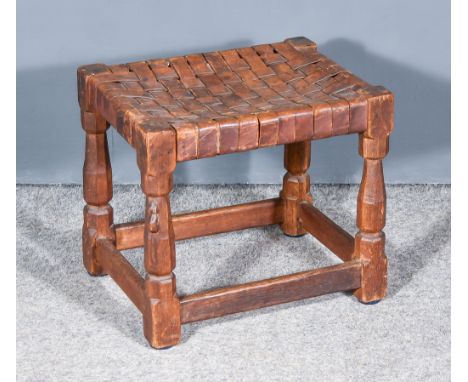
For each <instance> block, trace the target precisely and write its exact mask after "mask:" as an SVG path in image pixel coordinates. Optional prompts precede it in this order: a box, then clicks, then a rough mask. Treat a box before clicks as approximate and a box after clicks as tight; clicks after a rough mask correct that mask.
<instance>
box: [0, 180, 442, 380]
mask: <svg viewBox="0 0 468 382" xmlns="http://www.w3.org/2000/svg"><path fill="white" fill-rule="evenodd" d="M312 189H313V194H314V197H315V204H316V206H318V207H319V208H321V209H322V210H323V211H324V212H325V213H327V214H328V215H329V216H330V217H332V218H333V219H335V221H336V222H338V223H339V224H341V225H342V226H343V227H345V228H346V229H347V230H349V232H351V233H354V232H355V227H354V216H355V207H356V195H357V187H355V186H325V185H316V186H313V188H312ZM278 191H279V187H278V186H213V187H209V186H179V187H177V188H176V190H175V192H174V193H173V195H172V206H173V211H174V212H181V211H188V210H197V209H202V208H208V207H215V206H220V205H226V204H234V203H240V202H243V201H249V200H257V199H262V198H267V197H274V196H276V195H277V194H278ZM387 191H388V192H387V193H388V218H387V227H386V229H385V231H386V235H387V255H388V259H389V296H388V298H387V299H385V300H383V301H381V302H380V303H379V304H377V305H372V306H366V305H362V304H360V303H359V302H357V300H356V299H355V298H354V297H353V296H351V295H349V294H346V293H335V294H332V295H327V296H322V297H318V298H314V299H309V300H304V301H301V302H296V303H290V304H285V305H280V306H276V307H271V308H266V309H262V310H257V311H253V312H249V313H244V314H237V315H232V316H227V317H223V318H219V319H214V320H209V321H204V322H200V323H194V324H189V325H184V327H183V337H182V341H181V344H180V345H178V346H176V347H173V348H171V349H169V350H164V351H157V350H153V349H151V348H149V347H148V345H147V343H146V341H145V339H144V337H143V334H142V320H141V316H140V314H139V312H138V311H137V309H136V308H135V307H134V306H133V305H132V303H131V302H130V301H129V300H128V299H127V297H126V296H125V295H124V294H123V292H121V291H120V290H119V288H118V287H117V286H116V285H115V284H114V283H113V281H112V280H111V279H110V278H109V277H98V278H93V277H90V276H89V275H88V274H87V273H86V272H85V271H84V269H83V266H82V264H81V248H80V245H81V242H80V240H81V239H80V235H81V222H82V206H83V201H82V197H81V188H80V187H77V186H18V187H17V270H16V275H17V350H16V351H17V374H18V380H19V381H347V382H348V381H372V382H375V381H448V380H449V379H450V374H449V373H450V188H449V187H447V186H389V187H388V189H387ZM143 202H144V199H143V197H142V194H141V192H140V190H139V188H138V187H135V186H117V187H116V188H115V192H114V199H113V202H112V204H113V206H114V210H115V221H116V222H123V221H130V220H137V219H140V218H141V217H142V206H143ZM125 254H126V256H128V259H129V260H130V261H131V262H132V263H133V264H134V265H135V267H136V268H137V269H138V270H139V271H140V272H143V267H142V254H141V250H132V251H126V252H125ZM177 254H178V257H177V261H178V262H177V268H176V274H177V281H178V285H177V287H178V291H179V292H180V293H181V294H187V293H194V292H197V291H201V290H205V289H210V288H215V287H219V286H224V285H229V284H235V283H243V282H247V281H252V280H259V279H263V278H267V277H273V276H278V275H283V274H288V273H291V272H296V271H301V270H307V269H311V268H316V267H322V266H326V265H330V264H334V263H336V262H337V260H336V258H334V256H333V255H331V254H330V253H328V251H327V250H325V248H324V247H322V245H321V244H320V243H318V242H317V241H316V240H315V239H313V238H312V237H310V236H304V237H302V238H295V239H294V238H288V237H286V236H284V235H283V234H282V233H281V231H280V230H279V228H278V227H266V228H259V229H251V230H246V231H239V232H235V233H229V234H221V235H217V236H213V237H208V238H199V239H194V240H187V241H183V242H178V243H177ZM5 255H9V254H5ZM5 271H6V270H5Z"/></svg>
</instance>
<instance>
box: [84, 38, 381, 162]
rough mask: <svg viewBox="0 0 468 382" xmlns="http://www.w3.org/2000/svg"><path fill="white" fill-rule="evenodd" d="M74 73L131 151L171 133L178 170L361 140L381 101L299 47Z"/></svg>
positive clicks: (294, 42)
mask: <svg viewBox="0 0 468 382" xmlns="http://www.w3.org/2000/svg"><path fill="white" fill-rule="evenodd" d="M80 70H86V71H87V72H89V71H92V75H91V76H79V78H87V80H86V84H79V87H80V89H81V92H84V91H85V88H87V91H88V92H89V94H91V97H90V98H91V99H90V102H92V103H93V105H92V107H93V108H94V107H95V108H96V109H97V110H99V111H100V112H101V114H102V115H103V116H104V117H105V118H106V119H107V120H108V121H109V122H110V123H111V124H112V125H113V126H114V127H115V128H116V129H117V130H118V131H119V133H120V134H121V135H122V136H123V137H124V138H125V139H126V140H127V141H128V142H129V143H130V144H134V142H133V136H134V134H135V129H136V128H137V127H136V126H139V125H144V127H142V128H143V129H148V128H149V127H148V126H150V128H153V129H161V128H167V127H172V128H174V129H175V130H176V136H177V160H178V161H185V160H191V159H197V158H203V157H209V156H214V155H218V154H225V153H231V152H238V151H244V150H251V149H255V148H257V147H265V146H273V145H278V144H285V143H291V142H298V141H305V140H311V139H321V138H327V137H330V136H335V135H343V134H348V133H357V132H363V131H365V130H366V129H367V120H368V118H367V99H368V98H369V97H373V96H375V95H380V94H385V93H388V91H387V90H385V89H384V88H382V87H379V86H371V85H369V84H368V83H366V82H364V81H363V80H361V79H360V78H358V77H356V76H355V75H353V74H352V73H350V72H349V71H347V70H346V69H344V68H343V67H342V66H340V65H338V64H336V63H335V62H333V61H332V60H330V59H329V58H327V57H325V56H324V55H322V54H320V53H319V52H318V51H317V49H316V44H315V43H314V42H312V41H310V40H308V39H306V38H304V37H296V38H291V39H287V40H285V41H284V42H280V43H273V44H264V45H256V46H253V47H248V48H240V49H233V50H225V51H220V52H211V53H204V54H193V55H187V56H180V57H173V58H168V59H155V60H146V61H140V62H134V63H130V64H125V65H112V66H106V65H103V64H96V65H92V66H90V65H88V66H86V67H83V68H82V69H80ZM143 120H144V121H145V123H144V124H141V123H139V122H141V121H143Z"/></svg>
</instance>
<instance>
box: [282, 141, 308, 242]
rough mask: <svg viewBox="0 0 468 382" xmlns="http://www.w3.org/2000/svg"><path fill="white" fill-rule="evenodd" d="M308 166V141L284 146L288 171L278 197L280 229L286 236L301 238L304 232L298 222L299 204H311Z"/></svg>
mask: <svg viewBox="0 0 468 382" xmlns="http://www.w3.org/2000/svg"><path fill="white" fill-rule="evenodd" d="M309 165H310V141H305V142H296V143H290V144H287V145H284V167H285V168H286V170H287V171H288V172H287V173H286V175H285V176H284V178H283V189H282V191H281V193H280V197H281V198H282V200H283V223H282V224H281V229H282V230H283V232H284V233H285V234H286V235H289V236H301V235H304V234H305V233H306V231H305V230H304V229H303V228H302V227H301V224H300V222H299V214H298V209H299V203H301V202H303V201H306V202H309V203H311V202H312V196H311V195H310V177H309V174H307V170H308V169H309Z"/></svg>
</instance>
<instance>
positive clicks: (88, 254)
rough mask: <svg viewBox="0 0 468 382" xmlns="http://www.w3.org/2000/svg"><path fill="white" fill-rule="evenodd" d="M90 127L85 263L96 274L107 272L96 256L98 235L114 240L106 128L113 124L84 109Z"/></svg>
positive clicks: (85, 192) (85, 189) (86, 127)
mask: <svg viewBox="0 0 468 382" xmlns="http://www.w3.org/2000/svg"><path fill="white" fill-rule="evenodd" d="M82 124H83V128H84V130H85V131H86V146H85V147H86V151H85V162H84V166H83V197H84V199H85V201H86V203H87V204H86V206H85V208H84V210H83V217H84V223H83V231H82V243H83V263H84V266H85V268H86V270H87V271H88V273H89V274H90V275H92V276H101V275H104V272H103V270H102V267H101V266H100V264H99V261H98V259H97V257H96V239H97V238H98V237H101V238H108V239H111V240H113V239H114V237H115V235H114V231H113V210H112V207H111V206H110V205H109V202H110V200H111V199H112V168H111V164H110V159H109V149H108V146H107V135H106V130H107V128H108V127H109V125H108V123H107V122H106V121H105V120H104V118H103V117H101V116H100V115H98V114H97V113H91V112H82Z"/></svg>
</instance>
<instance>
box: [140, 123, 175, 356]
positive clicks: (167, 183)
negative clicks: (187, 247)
mask: <svg viewBox="0 0 468 382" xmlns="http://www.w3.org/2000/svg"><path fill="white" fill-rule="evenodd" d="M140 141H143V142H144V143H143V144H141V148H140V152H139V153H138V164H139V167H140V170H141V172H142V182H141V186H142V189H143V192H144V193H145V195H146V213H145V229H144V247H145V249H144V251H145V260H144V262H145V269H146V272H147V276H146V279H145V295H146V299H147V302H146V307H145V310H144V313H143V325H144V333H145V337H146V339H147V340H148V342H149V343H150V345H151V346H152V347H155V348H165V347H169V346H173V345H176V344H177V343H178V342H179V341H180V335H181V322H180V302H179V297H178V296H177V293H176V278H175V275H174V273H173V270H174V268H175V266H176V257H175V236H174V229H173V226H172V216H171V207H170V203H169V193H170V192H171V190H172V173H173V171H174V170H175V136H174V132H173V131H172V130H171V129H169V130H165V131H163V132H160V133H157V134H154V135H152V136H150V137H144V138H141V139H140Z"/></svg>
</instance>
